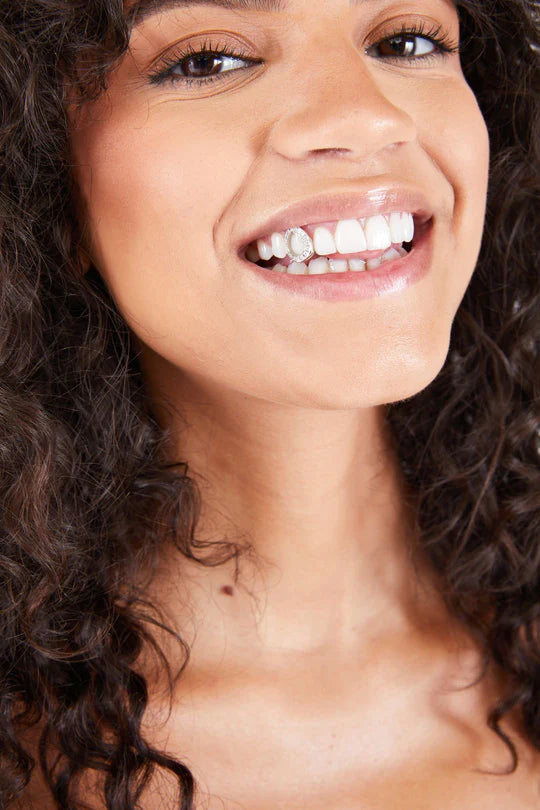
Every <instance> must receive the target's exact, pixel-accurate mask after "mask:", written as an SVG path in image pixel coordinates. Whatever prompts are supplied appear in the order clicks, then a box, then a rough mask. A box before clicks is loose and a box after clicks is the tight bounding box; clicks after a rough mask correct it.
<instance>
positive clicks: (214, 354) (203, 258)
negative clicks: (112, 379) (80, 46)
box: [72, 0, 489, 408]
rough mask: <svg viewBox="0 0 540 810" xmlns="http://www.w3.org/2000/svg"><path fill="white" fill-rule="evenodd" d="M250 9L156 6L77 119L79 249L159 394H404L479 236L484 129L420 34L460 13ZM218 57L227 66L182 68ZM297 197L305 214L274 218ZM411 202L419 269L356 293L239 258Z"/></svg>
mask: <svg viewBox="0 0 540 810" xmlns="http://www.w3.org/2000/svg"><path fill="white" fill-rule="evenodd" d="M130 5H131V6H132V5H133V4H130ZM238 5H240V3H238ZM242 5H243V6H246V5H248V4H247V3H246V2H243V3H242ZM262 5H263V4H262V3H261V2H257V3H253V8H251V7H249V8H243V9H239V8H236V9H235V8H227V7H226V6H225V3H224V2H223V0H221V2H220V3H216V2H213V3H212V2H207V3H203V4H201V3H196V4H193V3H189V2H186V0H184V2H179V3H178V4H173V3H171V2H170V1H169V2H167V3H159V2H156V0H152V6H153V7H154V10H153V13H150V14H148V15H147V16H145V17H144V19H141V22H140V24H139V25H138V26H137V27H136V28H135V29H134V31H133V34H132V38H131V47H130V51H129V52H128V53H127V54H126V55H125V57H124V58H123V59H122V61H121V62H120V64H119V67H118V69H117V70H116V71H115V72H113V74H112V76H111V79H110V83H109V88H108V91H107V93H106V94H104V95H103V96H101V97H100V99H99V100H98V101H97V102H94V103H92V104H89V105H87V107H86V108H85V110H84V115H83V116H82V118H81V119H80V120H79V121H78V122H77V123H75V122H73V131H72V150H73V157H74V161H75V167H76V168H75V171H76V178H77V181H78V185H79V187H80V191H81V194H82V199H83V201H84V208H85V211H84V214H83V216H84V218H85V220H86V221H87V224H88V234H89V239H88V252H89V254H90V256H91V258H92V261H93V263H94V264H95V266H96V267H97V268H98V270H99V272H100V274H101V275H102V277H103V278H104V280H105V282H106V284H107V286H108V288H109V290H110V292H111V295H112V296H113V298H114V300H115V302H116V304H117V306H118V308H119V310H120V312H121V313H122V314H123V316H124V318H125V319H126V321H127V323H128V324H129V326H130V328H131V330H132V331H133V333H134V334H135V335H136V337H137V339H138V342H139V343H140V345H141V348H142V350H143V362H144V363H145V364H146V367H147V369H148V370H149V373H153V374H154V375H155V376H156V377H159V378H160V379H161V380H162V381H164V384H166V381H167V380H172V379H173V378H174V377H175V376H177V377H178V379H186V380H187V379H189V378H190V377H191V378H192V379H193V380H197V381H198V383H199V384H201V383H202V384H203V385H205V384H206V385H207V386H208V387H210V386H217V387H218V389H219V388H223V387H225V388H226V389H229V390H230V389H233V390H235V391H237V392H240V393H242V394H249V395H251V396H254V397H257V398H262V399H265V400H267V401H272V402H278V403H286V404H295V405H300V406H304V407H318V408H350V407H353V408H355V407H365V406H372V405H376V404H381V403H387V402H392V401H396V400H398V399H401V398H405V397H407V396H410V395H412V394H414V393H416V392H417V391H420V390H421V389H422V388H424V387H425V386H426V385H428V384H429V382H430V381H431V380H432V379H433V378H434V377H435V376H436V375H437V373H438V372H439V371H440V369H441V367H442V365H443V363H444V360H445V357H446V355H447V352H448V346H449V338H450V328H451V324H452V320H453V318H454V316H455V313H456V310H457V308H458V306H459V303H460V301H461V299H462V297H463V294H464V292H465V290H466V287H467V285H468V283H469V281H470V278H471V275H472V273H473V271H474V267H475V263H476V260H477V257H478V252H479V248H480V242H481V235H482V229H483V221H484V213H485V198H486V190H487V178H488V155H489V142H488V135H487V131H486V127H485V123H484V120H483V118H482V116H481V113H480V111H479V108H478V106H477V103H476V100H475V97H474V95H473V93H472V91H471V90H470V88H469V86H468V85H467V83H466V81H465V79H464V76H463V73H462V70H461V66H460V59H459V54H458V53H448V54H446V55H443V54H442V53H441V52H440V50H439V46H438V45H437V43H436V42H435V41H434V39H433V38H434V37H437V36H444V39H445V41H446V42H447V44H448V45H456V44H457V43H458V42H459V23H458V16H457V13H456V10H455V8H454V5H453V3H452V2H450V0H362V1H361V2H358V3H357V4H356V5H354V6H349V2H348V0H288V2H287V3H283V8H282V10H269V9H268V8H267V7H266V6H267V4H265V9H264V10H263V9H261V6H262ZM257 6H258V7H259V10H257V8H256V7H257ZM402 31H405V32H406V31H412V32H413V33H411V34H409V35H407V34H406V33H405V34H402ZM415 32H419V33H415ZM186 49H189V50H188V56H187V57H185V58H183V56H182V55H183V54H184V53H185V50H186ZM223 49H225V50H226V51H227V52H230V53H232V54H234V55H235V56H233V57H230V56H223V55H221V56H220V57H216V56H214V57H212V56H209V55H207V56H206V57H204V56H203V57H190V56H189V52H192V51H195V52H196V51H200V50H206V51H220V50H223ZM422 56H424V57H425V58H421V57H422ZM182 59H183V61H180V60H182ZM175 60H176V62H175ZM166 70H168V73H167V72H166ZM158 74H161V80H160V81H157V80H155V79H154V80H152V77H155V76H157V75H158ZM189 79H191V82H189ZM332 195H337V196H338V198H339V196H340V195H346V196H347V201H348V203H349V205H345V198H344V197H343V200H344V205H343V213H341V208H340V203H339V199H338V202H337V207H336V205H334V207H333V208H332V211H333V212H334V214H333V215H328V214H327V215H323V214H322V213H321V209H317V210H315V208H313V211H310V210H309V208H310V206H309V201H310V200H314V199H315V198H317V200H319V201H320V199H321V198H323V202H324V198H326V197H331V196H332ZM301 201H306V205H307V208H306V212H307V213H303V212H301V213H298V214H297V215H291V219H292V221H290V220H289V219H288V218H287V217H288V215H286V216H285V219H284V220H282V222H281V225H282V226H283V227H275V228H274V227H272V228H269V227H268V222H269V220H270V219H271V218H274V217H275V216H276V215H279V214H280V213H282V212H283V211H284V209H286V208H288V207H290V206H291V205H293V204H296V203H299V202H301ZM334 202H335V201H334ZM420 209H423V210H424V213H425V211H426V210H428V212H429V214H430V216H431V221H430V224H429V227H428V229H427V232H426V233H427V235H426V236H425V237H424V242H425V248H424V254H425V256H427V259H424V261H426V260H427V263H428V269H427V273H424V275H422V277H421V278H419V279H416V280H415V283H412V284H409V285H403V284H401V283H389V285H388V286H387V287H385V288H384V289H382V290H381V288H378V293H377V294H374V295H373V294H372V295H369V296H367V297H366V296H365V295H360V296H357V297H346V296H345V297H344V296H339V295H338V296H337V298H336V297H334V298H332V297H331V296H326V297H324V298H317V297H313V296H311V297H310V296H306V295H303V294H298V293H297V292H295V291H293V290H291V289H288V287H287V286H286V285H284V284H279V285H278V284H274V283H272V282H270V281H269V280H268V275H269V273H270V272H272V273H277V272H278V271H269V270H262V269H260V268H258V267H257V266H254V264H253V263H252V262H249V261H248V260H247V259H246V258H243V257H242V256H241V255H240V254H239V250H240V248H245V246H246V241H249V237H251V236H253V234H257V235H260V236H261V237H263V236H265V235H266V234H270V233H272V232H273V231H275V232H278V231H285V230H286V228H287V227H293V226H306V229H307V230H308V232H309V228H307V226H310V227H311V226H315V225H317V224H320V223H322V222H325V223H326V225H327V227H328V230H330V232H331V233H333V232H334V231H335V226H336V223H337V222H338V221H339V220H341V219H352V218H359V217H366V216H374V215H376V214H385V213H387V214H390V213H392V212H396V211H410V212H411V213H414V214H416V213H417V211H419V210H420ZM323 213H324V212H323ZM284 223H287V224H284ZM364 224H366V222H365V221H364ZM415 225H416V227H417V231H419V230H420V229H419V222H418V220H417V221H416V222H415ZM311 234H314V230H313V228H311ZM392 241H393V242H395V241H396V240H395V239H392ZM276 244H277V243H276ZM280 244H281V243H280ZM413 246H414V242H413ZM379 252H380V251H379ZM372 255H374V254H372ZM412 259H413V256H412V254H411V257H410V258H409V259H408V260H407V259H405V258H403V259H400V261H409V262H411V261H412ZM274 261H276V260H275V259H274ZM398 265H399V262H396V263H395V265H394V266H395V268H396V270H395V272H396V273H397V272H398V270H399V267H398ZM364 272H365V273H370V272H374V271H373V270H366V271H364ZM289 278H290V277H287V279H285V281H287V280H288V279H289ZM316 278H317V279H319V280H320V283H321V284H324V285H325V286H324V288H322V289H325V288H327V286H328V285H327V284H325V282H324V280H323V278H322V276H320V275H319V276H317V277H316ZM293 281H294V283H295V289H296V290H298V288H299V285H300V284H301V283H302V279H299V278H298V277H295V278H294V279H293ZM176 370H178V372H180V373H179V374H176Z"/></svg>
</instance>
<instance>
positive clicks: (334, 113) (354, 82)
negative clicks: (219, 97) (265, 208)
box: [269, 36, 417, 161]
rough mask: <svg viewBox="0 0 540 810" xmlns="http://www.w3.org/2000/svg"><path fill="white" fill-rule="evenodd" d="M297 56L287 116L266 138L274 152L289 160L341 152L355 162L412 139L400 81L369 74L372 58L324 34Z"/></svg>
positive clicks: (412, 124) (414, 132)
mask: <svg viewBox="0 0 540 810" xmlns="http://www.w3.org/2000/svg"><path fill="white" fill-rule="evenodd" d="M297 57H299V61H298V64H297V63H296V60H295V62H294V66H293V69H292V72H293V74H294V75H292V76H291V77H290V79H291V81H290V83H288V87H287V90H286V98H287V105H286V112H285V114H283V115H281V116H280V118H279V120H277V121H276V122H275V123H274V125H273V127H272V130H271V133H270V135H269V146H270V147H271V149H273V151H274V152H276V153H278V154H280V155H281V156H283V157H285V158H287V159H288V160H305V159H306V158H311V157H314V156H316V155H318V154H322V155H325V156H334V155H339V154H344V155H345V157H347V158H348V159H349V160H354V161H360V160H366V159H369V158H370V157H373V156H374V155H376V154H378V153H379V152H381V150H384V149H386V148H388V147H391V146H393V145H396V144H402V143H407V142H410V141H413V140H415V139H416V137H417V129H416V124H415V121H414V119H413V118H412V117H411V116H410V115H409V113H408V112H407V110H406V108H405V107H404V106H403V101H401V100H400V95H399V94H400V90H401V93H402V87H399V86H396V82H398V81H399V83H400V84H401V83H402V82H403V81H404V80H403V79H401V80H398V79H397V78H395V79H394V80H393V81H394V84H392V73H391V72H390V71H381V70H379V71H377V70H373V69H372V67H371V66H370V64H369V62H368V60H370V59H373V58H375V57H371V56H368V55H366V54H364V53H360V52H359V51H358V50H357V49H356V48H355V47H354V45H352V44H351V43H348V42H347V43H344V42H341V44H339V45H337V44H336V43H335V40H334V41H333V42H332V40H331V38H330V37H328V36H327V37H325V38H324V41H323V42H321V41H319V43H317V44H315V43H314V42H313V41H312V42H311V43H306V42H304V46H303V47H302V49H301V52H300V51H297ZM307 60H309V61H307ZM306 65H307V66H308V67H307V69H306ZM381 74H384V75H383V76H381ZM394 75H395V74H394ZM295 76H296V77H297V78H295ZM389 89H392V92H391V93H389ZM389 95H391V96H392V98H393V101H391V100H390V97H389ZM402 95H403V94H402ZM281 99H282V100H283V96H281Z"/></svg>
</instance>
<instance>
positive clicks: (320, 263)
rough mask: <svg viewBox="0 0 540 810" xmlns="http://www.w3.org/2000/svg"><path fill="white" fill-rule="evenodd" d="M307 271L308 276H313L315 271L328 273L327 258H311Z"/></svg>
mask: <svg viewBox="0 0 540 810" xmlns="http://www.w3.org/2000/svg"><path fill="white" fill-rule="evenodd" d="M308 272H309V275H310V276H314V275H315V274H316V273H329V272H330V265H329V264H328V259H324V258H322V257H320V258H318V259H312V260H311V261H310V263H309V264H308Z"/></svg>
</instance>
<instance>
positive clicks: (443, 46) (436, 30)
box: [148, 23, 459, 87]
mask: <svg viewBox="0 0 540 810" xmlns="http://www.w3.org/2000/svg"><path fill="white" fill-rule="evenodd" d="M405 37H421V38H423V39H428V40H430V41H431V42H432V44H433V45H436V46H437V48H438V53H429V54H423V55H421V56H383V57H380V58H381V59H382V60H383V61H385V62H403V61H404V60H405V61H407V62H430V61H432V60H434V59H435V60H437V59H439V58H441V57H442V58H446V57H447V56H448V55H449V54H451V53H457V52H458V51H459V45H456V44H455V43H454V42H453V41H452V39H451V38H450V36H449V35H448V34H447V33H445V32H444V31H443V29H442V26H440V25H439V26H434V27H433V28H431V29H429V30H427V29H426V26H425V25H424V24H423V23H415V24H413V25H408V26H407V25H405V24H404V25H402V27H401V28H400V29H399V30H396V31H394V32H393V33H391V34H388V35H387V36H385V37H384V38H383V39H380V40H378V42H375V43H373V45H370V48H373V47H374V46H375V45H381V44H382V43H384V42H390V41H391V40H393V39H400V38H405ZM203 55H204V56H214V57H230V58H232V59H240V60H242V61H246V62H251V66H253V65H259V64H261V60H258V59H251V58H250V57H249V55H248V54H247V53H245V52H244V53H242V49H241V48H239V49H238V51H232V50H231V49H230V48H229V47H228V46H227V45H226V44H224V45H220V44H217V45H215V44H214V45H213V44H212V43H211V42H209V41H206V42H205V43H204V44H203V45H200V46H199V47H195V48H194V47H193V46H192V45H191V43H188V45H187V46H186V47H185V48H184V49H183V50H181V51H177V52H176V53H174V54H172V55H171V56H170V57H169V58H168V59H167V60H165V62H163V63H162V64H161V65H160V67H159V70H158V71H155V72H153V73H150V74H149V76H148V79H149V82H150V84H157V85H159V84H165V83H170V84H175V83H176V82H181V83H182V84H183V85H185V86H186V87H191V86H192V85H198V86H201V85H209V84H213V83H214V82H215V81H220V80H222V79H223V78H224V77H225V76H226V75H227V73H236V72H237V71H238V70H246V69H247V68H238V69H236V70H232V71H227V72H226V73H218V74H215V75H214V76H207V77H204V78H200V79H197V78H189V77H187V76H176V75H174V74H173V72H172V71H173V70H174V68H176V67H178V65H180V64H181V63H182V62H185V61H187V60H189V59H190V58H192V57H193V56H203Z"/></svg>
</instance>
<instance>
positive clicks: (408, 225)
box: [401, 213, 414, 242]
mask: <svg viewBox="0 0 540 810" xmlns="http://www.w3.org/2000/svg"><path fill="white" fill-rule="evenodd" d="M401 226H402V227H403V228H405V238H404V239H403V241H404V242H410V241H411V240H412V238H413V236H414V219H413V215H412V214H406V213H403V214H401Z"/></svg>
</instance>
